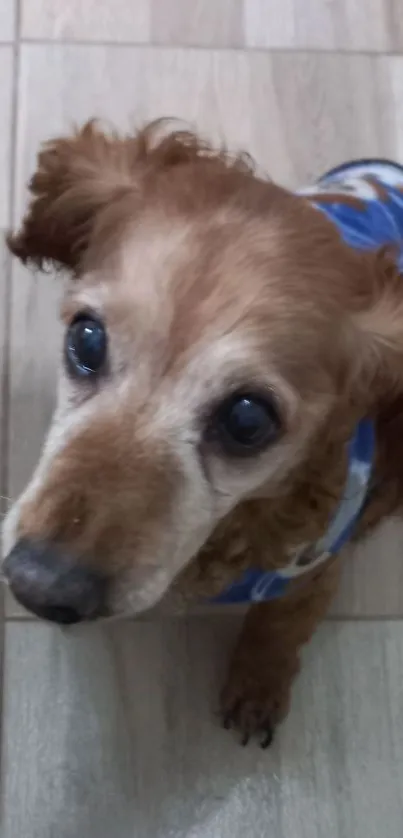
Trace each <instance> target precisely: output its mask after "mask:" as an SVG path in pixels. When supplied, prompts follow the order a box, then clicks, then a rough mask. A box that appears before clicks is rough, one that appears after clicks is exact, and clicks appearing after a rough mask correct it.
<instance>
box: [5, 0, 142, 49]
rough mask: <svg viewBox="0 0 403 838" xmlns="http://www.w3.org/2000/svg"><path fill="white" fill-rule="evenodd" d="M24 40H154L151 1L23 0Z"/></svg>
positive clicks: (22, 29) (22, 25) (22, 28)
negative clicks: (151, 23) (67, 0)
mask: <svg viewBox="0 0 403 838" xmlns="http://www.w3.org/2000/svg"><path fill="white" fill-rule="evenodd" d="M21 34H22V37H23V38H30V39H31V38H33V39H35V38H49V39H55V40H65V41H68V40H73V41H74V40H85V41H110V42H112V43H113V42H114V41H116V42H117V43H119V42H124V41H131V42H133V43H147V42H148V41H149V40H150V2H149V0H134V1H133V0H85V3H82V2H81V0H69V2H68V3H65V2H64V0H21Z"/></svg>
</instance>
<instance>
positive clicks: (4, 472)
mask: <svg viewBox="0 0 403 838" xmlns="http://www.w3.org/2000/svg"><path fill="white" fill-rule="evenodd" d="M20 18H21V0H16V4H15V18H14V41H13V43H12V50H13V60H12V80H11V86H12V89H11V115H10V155H9V160H10V179H9V190H8V224H9V226H11V224H12V222H13V215H14V205H15V180H16V146H17V142H16V141H17V124H18V100H19V95H18V87H19V74H20V37H19V36H20ZM5 270H6V275H5V284H4V311H3V329H4V334H3V353H4V355H3V359H2V364H1V384H0V386H1V394H2V416H1V422H2V435H1V450H0V458H1V460H0V486H1V494H2V497H1V500H0V511H1V520H3V517H4V513H5V511H6V508H7V501H6V499H5V498H6V496H7V489H8V479H9V474H8V442H9V435H10V434H9V407H10V398H9V396H10V362H11V346H10V337H11V322H10V321H11V299H12V292H11V282H12V263H11V257H10V254H8V255H7V257H6V269H5ZM0 608H1V613H0V626H1V641H0V643H1V648H0V788H3V787H4V783H3V699H4V683H5V671H4V665H5V642H6V626H7V620H6V618H5V590H4V587H3V586H2V592H1V603H0ZM1 804H2V796H1V798H0V806H1ZM0 818H1V810H0Z"/></svg>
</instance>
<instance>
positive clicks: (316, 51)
mask: <svg viewBox="0 0 403 838" xmlns="http://www.w3.org/2000/svg"><path fill="white" fill-rule="evenodd" d="M19 40H20V44H22V45H29V46H35V45H36V46H59V47H63V46H78V47H116V48H123V49H128V48H133V47H135V48H136V49H143V50H144V49H161V50H169V49H176V50H182V51H185V50H197V51H200V52H239V53H245V52H246V53H248V52H249V53H256V54H264V55H265V54H267V53H271V54H275V55H276V54H286V55H288V54H291V55H338V56H346V57H347V56H363V57H368V58H384V57H386V58H390V57H393V58H403V47H402V48H401V49H390V50H384V49H374V50H371V49H343V48H341V47H331V48H329V49H328V48H326V47H312V46H298V47H293V46H270V45H268V46H264V45H262V46H260V45H259V46H248V45H246V44H213V45H209V44H196V43H185V44H184V43H183V42H182V43H180V42H176V41H173V42H171V43H167V42H161V43H160V42H158V41H153V40H150V41H136V40H132V41H117V40H116V41H109V40H108V39H102V38H99V39H96V40H90V39H85V38H65V39H62V38H61V39H58V38H51V37H49V38H35V37H32V38H30V37H22V38H20V39H19Z"/></svg>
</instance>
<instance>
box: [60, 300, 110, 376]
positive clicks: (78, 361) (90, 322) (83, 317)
mask: <svg viewBox="0 0 403 838" xmlns="http://www.w3.org/2000/svg"><path fill="white" fill-rule="evenodd" d="M106 352H107V337H106V331H105V327H104V325H103V324H102V323H101V321H100V320H98V319H96V318H95V317H94V316H93V315H92V314H89V313H82V314H78V315H76V317H75V318H74V320H73V322H72V323H71V324H70V326H69V327H68V329H67V334H66V341H65V357H66V361H67V365H68V368H69V371H70V372H71V373H72V374H73V375H77V376H81V377H89V376H93V375H97V374H98V373H100V372H102V370H103V368H104V366H105V361H106Z"/></svg>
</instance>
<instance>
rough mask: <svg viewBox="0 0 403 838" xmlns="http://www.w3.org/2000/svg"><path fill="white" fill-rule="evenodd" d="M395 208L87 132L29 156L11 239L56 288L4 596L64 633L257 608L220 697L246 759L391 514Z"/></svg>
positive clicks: (144, 133)
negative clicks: (166, 601) (348, 576)
mask: <svg viewBox="0 0 403 838" xmlns="http://www.w3.org/2000/svg"><path fill="white" fill-rule="evenodd" d="M399 178H400V182H399ZM402 188H403V170H402V169H400V168H399V167H398V166H394V164H388V163H382V162H376V161H373V162H372V163H365V162H364V163H356V164H351V165H349V166H347V167H341V168H340V169H339V170H334V171H333V172H331V173H329V174H328V175H327V176H325V177H324V178H323V179H322V180H321V181H320V183H318V184H316V185H315V186H314V187H312V189H311V190H306V191H303V192H301V193H299V194H294V193H292V192H290V191H287V190H285V189H283V188H281V187H279V186H277V185H275V184H274V183H273V182H272V181H271V180H269V179H266V178H263V177H260V176H258V174H257V172H256V169H255V166H254V164H253V162H252V160H251V159H250V158H249V157H248V156H247V155H236V154H231V153H229V152H228V151H226V150H223V149H221V150H216V149H215V148H214V147H213V146H211V145H209V144H208V143H206V142H204V141H203V140H201V139H200V138H199V137H198V136H197V135H196V134H194V133H192V132H191V131H187V130H182V129H180V128H177V126H173V127H172V126H171V125H170V124H166V123H165V122H163V121H162V122H161V121H158V122H157V123H153V124H150V125H148V126H146V127H145V128H144V129H142V130H140V131H139V132H138V133H136V134H134V135H133V136H126V137H123V136H119V135H118V134H115V133H113V132H108V131H104V130H103V129H102V127H101V126H100V125H99V124H98V123H97V122H96V121H95V122H90V123H87V124H86V125H85V126H84V127H82V128H81V129H79V130H76V131H75V132H74V133H72V134H71V136H66V137H62V138H59V139H55V140H52V141H50V142H48V143H47V144H45V145H44V147H43V148H42V150H41V152H40V154H39V158H38V164H37V170H36V172H35V174H34V176H33V178H32V181H31V183H30V193H31V199H30V204H29V206H28V210H27V213H26V216H25V218H24V219H23V221H22V225H21V228H20V229H19V230H17V231H15V232H11V233H10V234H9V236H8V246H9V248H10V250H11V252H12V253H13V254H14V255H15V256H16V257H17V258H18V259H20V260H21V261H22V262H23V263H24V264H28V265H30V266H33V267H35V268H44V267H46V266H51V267H52V269H55V268H56V269H62V270H63V271H67V272H68V274H69V281H68V283H67V288H66V292H65V294H64V299H63V303H62V308H61V318H62V321H63V323H64V330H65V338H64V345H63V352H62V357H61V361H60V378H59V390H58V402H57V407H56V411H55V414H54V418H53V422H52V424H51V427H50V430H49V433H48V436H47V439H46V442H45V445H44V448H43V452H42V455H41V458H40V460H39V463H38V466H37V469H36V471H35V473H34V475H33V477H32V479H31V481H30V482H29V484H28V486H27V487H26V489H25V491H24V492H23V493H22V495H21V497H20V498H19V499H18V500H17V501H16V502H15V504H14V506H13V507H12V508H11V510H10V512H9V514H8V516H7V519H6V521H5V525H4V534H3V551H4V554H5V556H6V558H5V561H4V575H5V577H6V579H7V580H8V583H9V585H10V587H11V590H12V592H13V593H14V595H15V596H16V598H17V600H19V601H20V602H21V603H22V604H23V605H24V606H25V607H26V608H28V609H29V610H30V611H31V612H33V613H34V614H35V615H37V616H39V617H41V618H44V619H47V620H51V621H54V622H56V623H60V624H70V623H75V622H79V621H85V620H94V619H98V618H107V617H112V616H125V615H134V614H139V613H140V612H142V611H144V610H145V609H148V608H151V607H152V606H154V605H155V604H156V603H157V602H159V601H160V600H162V599H163V598H164V597H166V596H171V597H172V598H173V599H174V600H175V601H176V602H178V603H179V602H181V603H186V604H187V603H190V602H197V603H200V602H212V603H214V602H228V601H230V602H249V604H250V608H249V610H248V612H247V614H246V617H245V621H244V625H243V629H242V631H241V634H240V637H239V641H238V643H237V646H236V648H235V651H234V655H233V659H232V662H231V663H230V666H229V674H228V679H227V682H226V684H225V686H224V689H223V692H222V694H221V710H222V716H223V720H224V724H225V726H227V727H234V728H237V729H238V730H239V731H240V732H241V734H242V739H243V741H244V742H246V741H247V740H248V739H249V737H250V736H252V735H258V736H259V737H260V742H261V744H262V746H263V747H267V746H268V745H269V744H270V742H271V739H272V736H273V733H274V730H275V728H276V726H277V725H278V724H279V722H280V721H281V720H282V719H283V718H284V717H285V715H286V713H287V711H288V707H289V701H290V693H291V686H292V682H293V679H294V677H295V675H296V673H297V672H298V668H299V654H300V649H301V646H302V645H303V644H304V643H305V642H307V641H308V640H309V638H310V636H311V635H312V633H313V631H314V630H315V628H316V626H317V624H318V622H319V621H320V620H321V619H322V618H323V617H324V615H325V614H326V611H327V608H328V605H329V602H330V601H331V599H332V597H333V595H334V592H335V590H336V588H337V583H338V578H339V572H340V564H341V560H340V553H341V552H342V547H343V546H344V544H345V543H346V542H347V541H348V540H349V539H350V538H354V539H358V538H362V537H363V536H364V535H366V534H367V533H368V532H369V531H370V530H371V529H372V528H373V527H375V526H376V525H377V524H378V523H379V522H380V521H381V520H382V519H384V518H385V517H387V516H391V515H393V514H397V515H399V514H400V513H401V507H402V501H403V445H402V439H403V282H402V278H401V276H400V273H399V269H400V266H399V260H400V259H401V252H399V242H400V236H401V232H402V230H403V221H402V225H401V226H400V229H399V224H398V221H399V212H400V213H402V210H401V204H402V200H403V198H402V196H403V192H402V191H401V190H402ZM399 196H401V197H400V204H399ZM380 208H381V209H380ZM402 218H403V215H402ZM352 219H353V221H354V219H355V221H354V223H352ZM357 219H358V221H357ZM371 224H372V228H373V229H372V232H371V235H367V233H368V229H369V227H371ZM368 225H369V227H368Z"/></svg>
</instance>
